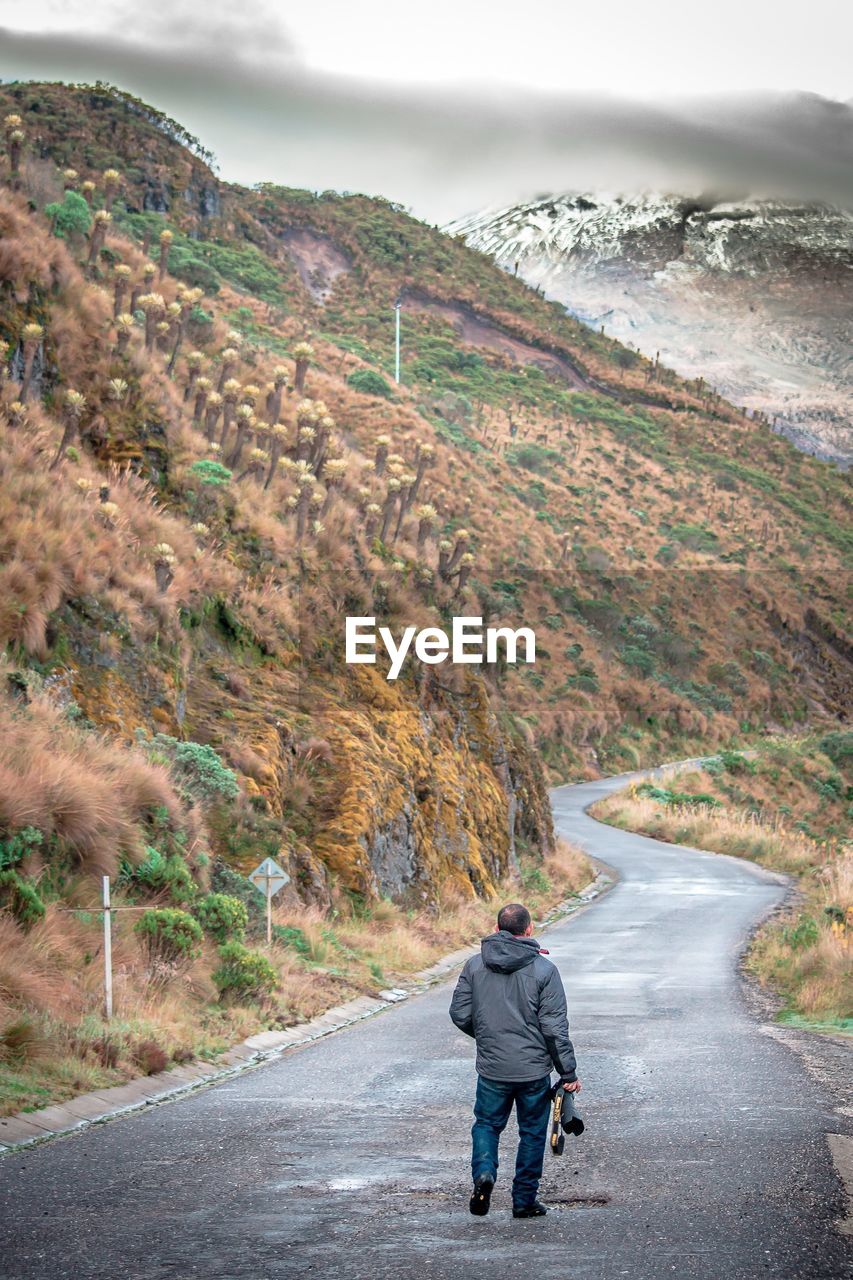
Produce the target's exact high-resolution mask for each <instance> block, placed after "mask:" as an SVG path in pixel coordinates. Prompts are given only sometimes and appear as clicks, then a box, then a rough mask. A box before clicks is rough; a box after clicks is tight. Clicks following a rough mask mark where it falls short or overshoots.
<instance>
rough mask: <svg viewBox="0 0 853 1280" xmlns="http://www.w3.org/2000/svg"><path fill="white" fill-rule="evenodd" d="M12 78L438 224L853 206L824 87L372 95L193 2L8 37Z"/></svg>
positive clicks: (848, 129) (235, 159) (241, 163)
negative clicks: (148, 116)
mask: <svg viewBox="0 0 853 1280" xmlns="http://www.w3.org/2000/svg"><path fill="white" fill-rule="evenodd" d="M134 12H137V11H136V10H134ZM134 31H135V32H138V31H139V27H138V23H137V24H135V26H134ZM0 75H2V76H3V78H4V80H7V81H8V80H12V79H17V80H28V79H61V80H74V81H87V82H89V81H93V80H95V79H101V80H109V81H110V82H112V83H113V84H116V85H118V86H119V87H120V88H123V89H127V90H129V91H130V92H132V93H134V94H137V95H139V96H140V97H142V98H145V99H146V100H148V101H150V102H152V104H153V105H154V106H156V107H159V108H160V109H161V110H164V111H166V112H168V113H169V114H170V115H172V116H174V117H176V118H177V119H179V120H180V121H181V123H183V124H184V125H186V127H187V128H188V129H190V131H191V132H193V133H195V134H197V135H198V136H199V137H200V138H201V140H202V142H203V143H204V145H205V146H207V147H209V148H210V149H211V150H213V151H214V152H215V153H216V155H217V156H218V158H219V161H220V166H221V169H222V173H223V176H224V177H226V178H228V179H231V180H234V181H240V182H256V181H273V182H280V183H283V184H286V185H289V186H301V187H308V188H309V189H312V190H317V189H326V188H335V189H338V190H351V191H365V192H367V193H369V194H381V195H385V196H387V197H388V198H390V199H393V200H398V201H400V202H401V203H402V204H404V205H407V206H409V207H411V208H412V209H413V211H414V212H415V213H416V214H417V215H418V216H420V217H423V218H426V219H427V220H428V221H431V222H439V223H441V222H445V221H448V220H450V219H452V218H454V217H457V216H460V215H462V214H465V213H467V212H470V211H473V210H476V209H479V208H483V207H489V208H492V207H497V206H501V205H508V204H512V203H514V202H516V201H518V200H523V199H529V198H532V197H534V196H536V195H539V194H543V193H546V192H560V191H569V190H581V191H582V190H606V191H620V192H638V191H648V190H663V191H668V192H679V193H684V194H688V195H696V194H700V193H707V192H713V193H715V194H718V195H720V196H729V197H732V196H743V195H755V196H778V197H784V198H787V199H795V200H808V201H825V202H828V203H832V204H838V205H841V206H843V207H847V208H853V109H851V104H849V103H841V102H834V101H830V100H828V99H825V98H821V97H819V96H817V95H814V94H802V93H799V94H795V93H792V94H774V95H761V96H758V95H756V96H751V97H747V96H740V97H737V98H732V97H730V98H726V99H718V100H711V99H701V100H692V101H682V102H677V103H676V102H669V103H667V104H666V105H657V106H655V105H651V104H649V103H645V102H644V103H637V102H628V101H625V100H620V99H618V98H615V97H606V96H603V95H599V96H593V95H588V94H587V95H582V96H544V95H543V96H538V97H537V96H535V95H532V94H530V93H525V92H522V91H509V90H506V91H503V92H501V93H497V92H491V93H490V92H488V91H486V90H478V91H477V92H465V91H464V90H462V89H458V90H454V91H448V90H446V89H441V90H439V89H435V90H426V89H419V90H406V89H403V88H391V87H387V86H375V87H374V86H370V85H366V84H365V83H364V82H363V81H357V80H354V79H345V78H342V77H332V76H328V75H319V74H316V73H313V72H311V71H309V70H307V69H306V68H305V67H304V66H303V65H302V64H301V63H300V62H299V60H298V57H297V55H296V52H295V51H294V50H293V48H292V46H291V44H290V42H289V40H288V37H287V33H286V32H285V31H283V30H282V29H281V28H280V26H278V25H277V24H276V23H275V22H274V21H273V20H272V19H270V21H269V23H262V24H260V26H258V25H255V26H254V27H253V28H252V31H251V32H249V33H248V34H247V32H246V27H245V26H244V25H241V24H240V23H239V22H237V21H235V20H233V19H232V18H231V17H229V16H228V13H227V11H225V10H221V9H214V10H212V11H211V16H210V21H209V22H208V24H207V26H206V27H205V30H204V33H203V34H202V35H200V34H199V33H198V26H197V18H196V19H195V22H191V18H190V13H189V10H188V9H186V8H185V6H184V4H182V3H178V4H176V5H175V6H173V8H172V12H171V16H170V17H169V19H168V22H166V21H164V20H161V19H159V18H158V19H157V20H156V21H154V20H152V21H151V22H150V23H149V26H148V27H147V28H145V29H143V31H142V33H141V40H139V39H135V41H134V43H131V42H129V41H127V40H124V39H122V38H120V37H118V36H115V35H111V34H106V35H103V36H99V37H92V36H85V37H84V36H75V35H73V34H69V35H65V34H49V35H42V34H29V33H21V32H15V31H11V30H8V29H7V30H0Z"/></svg>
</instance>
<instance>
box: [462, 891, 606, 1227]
mask: <svg viewBox="0 0 853 1280" xmlns="http://www.w3.org/2000/svg"><path fill="white" fill-rule="evenodd" d="M532 933H533V924H532V922H531V919H530V912H529V911H528V910H527V908H526V907H523V906H521V904H520V903H518V902H514V903H511V904H510V905H509V906H506V907H503V908H502V910H501V911H500V912H499V914H498V930H497V933H492V934H490V935H489V936H488V938H484V939H483V942H482V944H481V947H480V954H479V955H478V956H472V957H471V959H470V960H469V961H468V962H467V963H466V965H465V968H464V969H463V970H462V972H461V974H460V975H459V981H458V982H457V984H456V990H455V991H454V993H453V1000H452V1001H451V1004H450V1016H451V1018H452V1019H453V1021H454V1023H455V1024H456V1026H457V1027H458V1028H459V1030H460V1031H464V1032H465V1034H466V1035H469V1036H473V1037H474V1039H475V1040H476V1042H477V1076H478V1079H477V1098H476V1101H475V1103H474V1127H473V1129H472V1130H471V1138H472V1141H473V1154H472V1159H471V1173H472V1176H473V1178H474V1191H473V1194H472V1196H471V1204H470V1208H471V1212H472V1213H474V1214H477V1215H478V1216H482V1215H483V1214H486V1213H488V1212H489V1203H490V1201H491V1196H492V1188H493V1187H494V1185H495V1178H496V1177H497V1172H498V1143H499V1141H500V1136H501V1134H502V1133H503V1131H504V1129H505V1128H506V1123H507V1121H508V1120H509V1117H510V1113H511V1111H512V1107H513V1103H514V1104H515V1109H516V1117H517V1120H518V1153H517V1155H516V1161H515V1178H514V1179H513V1184H512V1216H513V1217H514V1218H540V1217H542V1215H543V1214H545V1213H547V1212H548V1210H547V1209H546V1207H545V1205H544V1204H542V1203H541V1202H540V1201H539V1200H537V1199H536V1193H537V1191H538V1190H539V1179H540V1178H541V1177H542V1163H543V1160H544V1157H545V1142H546V1139H547V1136H548V1122H549V1117H550V1111H551V1068H552V1066H553V1068H554V1070H555V1071H557V1073H558V1074H559V1077H560V1079H559V1084H560V1085H562V1087H563V1088H564V1089H565V1090H566V1091H567V1092H569V1093H577V1092H578V1091H579V1090H580V1087H581V1084H580V1080H578V1078H577V1075H576V1073H575V1065H576V1064H575V1051H574V1049H573V1047H572V1042H571V1040H570V1039H569V1024H568V1020H567V1017H566V995H565V992H564V990H563V983H562V981H561V979H560V974H559V971H558V969H557V967H556V965H554V964H552V963H551V961H550V960H546V959H545V956H546V955H547V952H545V951H543V950H542V948H541V947H540V946H539V943H538V942H537V941H536V939H535V938H534V937H532V936H531V935H532Z"/></svg>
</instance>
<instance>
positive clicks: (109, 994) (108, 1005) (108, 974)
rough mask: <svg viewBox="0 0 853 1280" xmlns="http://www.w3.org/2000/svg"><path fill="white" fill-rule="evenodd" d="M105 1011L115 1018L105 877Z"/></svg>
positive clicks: (107, 896) (108, 903) (108, 1015)
mask: <svg viewBox="0 0 853 1280" xmlns="http://www.w3.org/2000/svg"><path fill="white" fill-rule="evenodd" d="M104 1009H105V1012H106V1015H107V1019H108V1020H109V1019H110V1018H111V1017H112V1016H113V931H112V911H111V909H110V878H109V876H104Z"/></svg>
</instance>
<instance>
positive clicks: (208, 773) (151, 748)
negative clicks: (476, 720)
mask: <svg viewBox="0 0 853 1280" xmlns="http://www.w3.org/2000/svg"><path fill="white" fill-rule="evenodd" d="M142 741H143V744H144V745H145V746H146V748H147V750H148V753H149V755H151V756H153V757H155V758H157V757H158V756H159V757H160V758H161V759H162V760H163V761H164V762H165V763H166V764H167V765H168V766H169V769H170V771H171V773H172V774H173V776H174V777H175V778H176V779H177V780H178V782H180V783H182V784H183V786H184V787H185V788H186V790H187V791H189V792H190V793H191V794H192V795H193V796H195V797H196V799H198V800H205V801H208V802H210V801H212V800H236V798H237V796H238V795H239V794H240V788H239V786H238V785H237V775H236V773H235V772H234V770H233V769H229V768H228V767H227V765H224V764H223V763H222V761H221V760H220V759H219V756H218V755H217V754H216V752H215V751H214V750H213V747H209V746H208V745H207V744H206V743H202V742H179V741H178V739H177V738H172V737H170V735H169V734H168V733H157V734H155V735H154V737H153V738H152V739H151V740H150V741H149V742H145V741H144V737H143V739H142Z"/></svg>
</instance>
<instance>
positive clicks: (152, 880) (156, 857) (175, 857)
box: [121, 845, 196, 902]
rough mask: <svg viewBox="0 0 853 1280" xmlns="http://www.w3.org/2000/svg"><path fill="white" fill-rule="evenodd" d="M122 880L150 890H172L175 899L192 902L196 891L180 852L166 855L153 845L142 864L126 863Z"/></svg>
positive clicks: (147, 851)
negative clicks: (134, 865) (133, 865)
mask: <svg viewBox="0 0 853 1280" xmlns="http://www.w3.org/2000/svg"><path fill="white" fill-rule="evenodd" d="M121 879H122V880H123V881H124V882H125V883H126V884H129V885H138V886H140V887H141V888H144V889H146V890H147V891H148V892H149V893H163V892H168V893H169V895H170V896H171V898H172V900H173V901H174V902H188V901H189V900H190V899H191V898H192V897H193V896H194V894H195V891H196V889H195V883H194V881H193V878H192V874H191V872H190V869H189V867H188V866H187V864H186V863H185V862H184V860H183V858H182V857H181V856H180V854H178V853H173V854H169V855H168V856H166V855H165V854H162V853H161V852H160V850H159V849H155V848H153V847H152V846H151V845H147V846H146V849H145V859H144V861H143V862H140V863H139V864H138V866H136V867H130V866H127V864H124V865H123V866H122V870H121Z"/></svg>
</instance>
